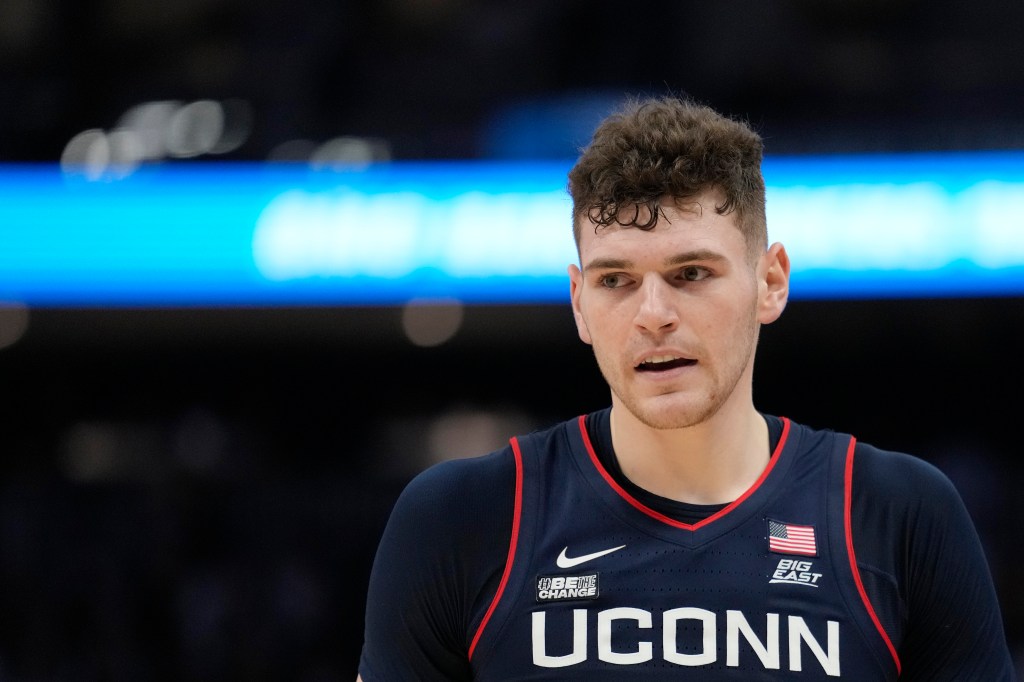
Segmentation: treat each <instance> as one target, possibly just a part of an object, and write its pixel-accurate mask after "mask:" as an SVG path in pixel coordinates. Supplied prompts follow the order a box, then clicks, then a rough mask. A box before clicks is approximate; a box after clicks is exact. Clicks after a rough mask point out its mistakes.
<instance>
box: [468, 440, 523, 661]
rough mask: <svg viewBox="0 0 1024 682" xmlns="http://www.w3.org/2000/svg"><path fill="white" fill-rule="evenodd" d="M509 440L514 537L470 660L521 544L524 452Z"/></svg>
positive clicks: (472, 648)
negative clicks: (513, 485)
mask: <svg viewBox="0 0 1024 682" xmlns="http://www.w3.org/2000/svg"><path fill="white" fill-rule="evenodd" d="M509 442H510V443H511V444H512V453H513V454H514V455H515V459H516V501H515V506H514V507H513V511H512V539H511V540H510V541H509V543H508V558H506V559H505V572H504V573H502V575H501V582H500V583H499V584H498V591H497V592H495V593H494V599H492V600H491V605H490V606H488V607H487V613H485V614H484V617H483V620H481V621H480V626H479V627H478V628H477V629H476V634H475V635H473V642H472V644H470V645H469V655H468V657H467V658H469V660H473V651H474V650H475V649H476V645H477V642H479V641H480V636H481V635H482V634H483V633H484V628H485V627H487V621H489V620H490V619H491V614H493V613H494V609H496V608H497V607H498V602H499V601H501V595H502V594H503V593H504V592H505V586H506V585H508V577H509V575H511V573H512V562H513V561H514V560H515V557H516V545H518V544H519V520H520V518H521V517H522V513H523V453H522V452H520V450H519V441H518V440H517V439H516V438H512V439H511V440H510V441H509Z"/></svg>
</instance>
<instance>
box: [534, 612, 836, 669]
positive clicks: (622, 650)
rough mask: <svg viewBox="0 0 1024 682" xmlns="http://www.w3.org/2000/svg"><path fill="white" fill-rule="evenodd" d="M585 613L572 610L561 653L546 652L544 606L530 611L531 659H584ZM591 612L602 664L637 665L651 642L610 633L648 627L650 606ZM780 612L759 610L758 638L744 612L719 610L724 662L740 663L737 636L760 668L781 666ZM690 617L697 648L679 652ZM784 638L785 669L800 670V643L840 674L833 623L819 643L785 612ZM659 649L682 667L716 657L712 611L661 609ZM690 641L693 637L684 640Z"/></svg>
mask: <svg viewBox="0 0 1024 682" xmlns="http://www.w3.org/2000/svg"><path fill="white" fill-rule="evenodd" d="M591 615H592V614H591V613H590V612H589V611H588V610H587V609H573V611H572V650H571V651H570V652H569V653H564V654H549V653H548V651H547V637H546V632H547V630H546V619H547V611H535V612H534V613H533V614H532V616H531V617H532V638H533V663H534V665H537V666H540V667H542V668H565V667H568V666H572V665H578V664H580V663H583V662H584V661H586V660H587V658H588V641H587V640H588V621H589V619H590V618H591ZM596 617H597V643H596V649H597V657H598V659H599V660H601V661H604V662H605V663H611V664H613V665H637V664H640V663H646V662H647V661H650V660H652V659H653V658H654V656H655V651H654V644H653V641H649V640H648V639H644V638H642V637H640V636H638V637H637V638H636V641H635V646H634V647H633V648H632V649H631V648H630V647H629V646H628V643H624V642H623V641H622V639H627V640H628V636H624V632H623V630H622V628H620V632H619V633H618V634H619V638H620V639H619V641H618V642H617V643H616V644H617V645H616V646H614V647H613V642H612V634H613V631H614V630H615V623H616V621H633V622H635V623H636V627H637V629H638V630H650V629H651V628H653V626H654V616H653V615H652V614H651V612H650V611H647V610H645V609H639V608H631V607H617V608H612V609H605V610H603V611H598V612H596ZM780 618H781V617H780V615H779V614H777V613H767V614H765V627H764V631H763V639H762V638H761V636H760V635H759V634H758V633H757V632H755V631H754V628H753V627H752V626H751V625H750V622H749V621H748V619H747V616H746V615H745V614H743V612H741V611H735V610H729V611H726V613H725V621H726V622H725V662H726V665H727V666H729V667H733V668H735V667H738V666H739V665H740V649H741V647H743V644H742V642H741V639H740V636H741V635H742V638H743V641H745V642H746V644H747V645H749V647H750V649H751V650H752V651H753V652H754V654H755V655H756V656H757V658H758V660H759V661H760V662H761V665H762V666H764V668H765V669H766V670H779V669H781V668H782V661H781V646H780V640H781V635H780ZM686 621H691V623H692V624H691V625H689V629H694V630H696V629H697V628H699V630H700V632H699V640H696V638H695V637H691V638H690V639H691V640H696V641H697V642H698V643H699V647H700V649H699V651H698V652H697V653H682V652H680V651H679V645H680V642H679V633H680V632H681V631H682V629H683V628H684V627H685V626H683V625H682V624H683V623H685V622H686ZM786 625H787V629H788V635H787V638H788V639H787V642H788V652H789V661H788V663H789V670H791V671H794V672H800V671H802V670H803V648H804V647H803V645H804V644H806V645H807V648H808V649H809V650H810V651H811V653H812V654H814V658H815V659H816V660H817V662H818V663H819V664H820V665H821V667H822V670H824V671H825V673H826V674H828V675H829V676H831V677H839V675H840V665H839V663H840V655H839V622H838V621H834V620H829V621H826V623H825V627H826V629H827V645H826V647H822V645H821V643H820V642H819V641H818V640H817V638H815V636H814V634H813V633H812V632H811V629H810V627H808V625H807V623H806V622H805V621H804V619H803V618H802V617H800V616H787V617H786ZM661 627H662V651H661V656H662V658H663V660H665V661H667V662H669V663H675V664H677V665H683V666H687V667H694V666H702V665H710V664H712V663H714V662H715V661H717V660H718V638H717V616H716V614H715V613H714V612H712V611H708V610H705V609H700V608H696V607H682V608H676V609H670V610H668V611H665V612H664V613H663V614H662V618H661ZM690 644H691V645H692V644H693V641H691V642H690ZM694 648H695V647H694Z"/></svg>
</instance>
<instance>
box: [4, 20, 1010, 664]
mask: <svg viewBox="0 0 1024 682" xmlns="http://www.w3.org/2000/svg"><path fill="white" fill-rule="evenodd" d="M1021 35H1024V3H1022V2H1020V0H979V1H978V2H975V3H963V2H952V1H950V0H938V1H935V0H932V1H930V2H925V1H924V0H890V1H888V2H883V1H881V0H825V1H822V0H816V1H813V2H812V1H810V0H787V1H779V0H768V1H764V2H717V3H706V2H704V3H698V2H680V1H673V2H670V1H668V0H634V1H633V2H629V3H616V2H582V1H579V0H518V1H516V2H511V1H509V0H481V1H477V2H472V1H470V0H379V1H370V0H308V1H307V2H303V3H297V2H285V1H283V0H255V1H243V0H169V1H166V2H161V3H157V2H155V1H154V0H83V1H81V2H60V1H58V0H2V1H0V104H2V106H0V165H3V166H4V167H9V168H13V169H18V168H22V167H25V168H28V167H32V166H36V165H39V164H45V165H58V166H60V167H62V168H64V169H65V171H66V172H68V173H77V174H79V175H81V174H84V175H85V176H86V178H87V179H91V180H94V181H98V182H102V181H110V174H111V173H112V172H117V173H125V174H127V173H131V172H133V170H135V169H137V168H142V167H145V166H152V165H156V164H167V165H174V164H181V163H185V162H188V163H200V164H210V165H213V164H219V163H225V162H244V163H248V162H260V163H262V162H267V163H270V162H279V161H287V162H297V163H309V164H310V165H311V166H316V167H321V168H322V167H328V168H330V167H335V166H337V167H351V166H353V165H360V164H371V163H375V162H382V163H387V162H411V161H438V160H446V161H510V162H511V161H522V160H543V159H554V160H560V159H565V158H568V157H571V156H572V155H573V154H574V153H575V150H576V148H577V146H578V145H579V144H582V143H583V142H585V141H586V137H587V135H588V134H589V132H590V129H591V128H592V126H593V124H594V123H595V122H596V120H597V119H598V118H599V117H600V116H602V115H603V114H604V113H605V112H606V111H607V110H608V108H609V107H610V106H612V105H613V104H614V103H615V102H617V101H618V100H619V99H620V98H621V97H622V96H623V95H624V94H626V93H640V92H647V93H660V92H667V91H672V92H678V93H687V94H690V95H693V96H695V97H697V98H699V99H701V100H703V101H706V102H707V103H709V104H712V105H713V106H715V107H716V108H719V109H721V110H723V111H726V112H729V113H732V114H735V115H739V116H743V117H745V118H748V119H749V120H750V121H752V122H753V123H754V125H755V126H756V127H757V128H758V129H759V130H760V131H761V132H762V134H763V135H764V136H765V139H766V143H767V152H768V154H769V155H795V156H800V155H832V154H854V153H917V152H971V151H986V152H987V151H1021V150H1024V40H1021ZM1017 206H1018V207H1019V206H1020V204H1019V203H1018V204H1017ZM44 208H46V207H42V206H41V207H40V210H43V209H44ZM998 208H999V207H996V209H998ZM1005 221H1006V223H1007V225H1008V226H1010V227H1011V228H1012V227H1013V226H1014V225H1016V226H1019V227H1020V228H1021V229H1022V230H1024V217H1022V216H1021V215H1020V214H1019V213H1017V212H1014V211H1012V210H1008V211H1007V212H1006V215H1005ZM2 227H3V226H2V225H0V233H2ZM769 227H770V229H771V226H769ZM566 229H567V230H568V223H567V226H566ZM822 229H823V230H826V229H827V226H822ZM3 248H4V245H3V244H2V243H0V250H2V249H3ZM111 248H112V249H116V244H112V245H111ZM2 293H3V292H0V294H2ZM5 295H6V294H5ZM1022 303H1024V295H1022V294H1015V293H1010V294H1004V295H991V294H985V295H973V296H971V295H963V296H955V297H950V296H940V295H934V296H930V295H927V293H925V294H923V295H922V294H918V295H915V296H911V297H893V296H887V295H885V293H884V292H880V293H877V294H875V295H873V296H869V297H865V296H860V297H851V298H847V299H844V298H828V299H820V300H818V299H803V300H795V301H793V302H792V303H791V305H790V307H789V309H788V310H787V312H786V314H785V315H784V316H783V318H782V320H781V321H779V322H778V323H776V324H775V325H772V326H770V327H768V328H766V329H765V332H764V334H763V339H762V355H761V356H760V359H759V363H758V367H757V372H758V375H759V376H758V379H757V384H756V386H755V388H756V390H757V392H758V396H757V397H758V401H759V403H760V406H761V408H762V409H764V410H766V411H769V412H775V413H779V414H784V415H787V416H790V417H793V418H797V419H799V420H801V421H804V422H806V423H808V424H812V425H816V426H828V427H831V428H835V429H837V430H842V431H848V432H852V433H854V434H856V435H857V436H859V437H860V438H862V439H864V440H868V441H872V442H874V443H876V444H878V445H881V446H885V447H889V448H892V449H901V450H906V451H909V452H913V453H916V454H918V455H920V456H922V457H924V458H926V459H929V460H931V461H933V462H935V463H936V464H937V465H939V466H940V467H941V468H942V469H943V470H944V471H946V472H947V473H948V474H949V475H950V477H951V478H952V479H953V481H954V483H956V485H957V487H958V488H959V490H960V492H961V493H962V495H963V497H964V499H965V501H966V503H967V505H968V507H969V509H970V510H971V513H972V515H973V517H974V519H975V521H976V523H977V526H978V529H979V532H980V533H981V535H982V539H983V541H984V543H985V547H986V551H987V553H988V556H989V559H990V562H991V565H992V569H993V573H994V576H995V579H996V584H997V589H998V590H999V593H1000V597H1001V602H1002V604H1003V609H1004V611H1003V616H1004V620H1005V622H1006V626H1007V633H1008V636H1009V638H1010V644H1011V647H1012V649H1013V651H1014V654H1015V656H1016V657H1017V659H1018V660H1019V661H1021V662H1022V667H1024V588H1022V586H1021V584H1020V575H1021V568H1020V566H1021V562H1022V559H1024V557H1022V553H1024V550H1022V547H1024V543H1022V542H1021V540H1022V535H1021V531H1020V524H1019V522H1018V519H1019V518H1021V517H1022V515H1024V500H1022V497H1021V495H1020V494H1019V488H1020V487H1021V484H1022V483H1024V464H1022V462H1021V458H1020V457H1019V449H1020V445H1019V441H1020V436H1019V425H1020V413H1021V409H1022V407H1024V401H1022V399H1021V385H1022V381H1024V370H1022V367H1021V363H1020V360H1019V357H1018V356H1019V353H1020V349H1021V348H1022V347H1024V305H1022ZM0 386H2V391H0V426H2V431H0V452H2V453H3V457H2V460H0V467H2V476H0V613H2V617H0V679H3V680H44V679H45V680H55V681H56V680H59V681H64V680H67V681H72V680H74V681H77V680H181V679H187V680H229V679H238V680H283V679H287V680H302V681H316V682H319V681H321V680H336V679H337V680H351V679H354V678H355V671H356V663H357V659H358V654H359V647H360V645H361V638H362V616H363V613H362V612H363V604H364V598H365V584H366V580H367V576H368V572H369V567H370V563H371V561H372V558H373V551H374V548H375V545H376V541H377V537H378V535H379V533H380V531H381V529H382V527H383V524H384V523H385V521H386V518H387V514H388V512H389V510H390V506H391V504H392V502H393V501H394V499H395V496H396V495H397V493H398V491H399V490H400V489H401V487H402V485H404V483H405V482H406V481H407V480H408V478H409V477H410V476H411V475H413V474H414V473H415V472H416V471H418V470H420V469H422V468H423V467H424V466H427V465H428V464H429V463H431V462H433V461H436V460H437V459H439V458H442V457H456V456H465V455H470V454H476V453H479V452H483V451H486V450H489V449H492V448H494V447H497V446H498V445H500V444H502V443H503V442H504V440H505V439H506V438H507V436H508V435H510V434H512V433H516V432H521V431H524V430H528V429H532V428H534V427H536V426H540V425H544V424H547V423H550V422H552V421H554V420H556V419H563V418H568V417H570V416H573V415H575V414H578V413H581V412H583V411H586V410H589V409H594V408H597V407H600V406H602V405H604V404H605V403H606V402H607V395H606V389H605V387H604V384H603V382H602V381H601V380H600V377H599V375H598V373H597V370H596V367H595V366H594V363H593V360H592V357H591V355H590V351H589V349H588V348H587V347H585V346H583V345H582V344H581V343H580V342H579V341H578V339H577V338H576V335H575V330H574V328H573V325H572V320H571V316H570V314H569V312H568V309H567V305H560V304H557V303H554V304H551V303H547V304H545V303H537V302H533V301H522V302H517V301H515V300H510V301H508V302H506V303H503V304H491V305H463V304H461V303H459V302H458V301H452V302H449V303H448V304H446V305H433V306H419V305H415V304H414V303H410V304H408V305H309V306H302V305H287V306H272V305H245V306H243V305H238V306H227V307H223V306H220V307H217V306H193V307H181V306H159V305H148V306H146V305H143V306H104V305H78V306H71V305H53V306H32V305H26V304H25V303H24V302H21V301H18V300H16V299H12V300H8V301H5V305H4V306H2V307H0Z"/></svg>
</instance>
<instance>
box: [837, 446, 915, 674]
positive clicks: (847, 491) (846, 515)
mask: <svg viewBox="0 0 1024 682" xmlns="http://www.w3.org/2000/svg"><path fill="white" fill-rule="evenodd" d="M856 445H857V439H856V438H854V437H852V436H851V437H850V444H849V446H847V450H846V467H845V470H844V473H843V497H844V501H843V529H844V532H845V534H846V553H847V556H848V557H849V559H850V571H851V573H853V581H854V583H855V584H856V585H857V593H858V594H859V595H860V599H861V601H862V602H863V603H864V608H866V609H867V612H868V615H869V616H870V617H871V622H872V623H874V625H875V629H876V630H878V634H879V635H880V636H881V637H882V641H884V642H885V646H886V647H887V648H888V649H889V653H890V654H891V655H892V660H893V663H895V664H896V676H897V677H899V675H900V673H901V672H902V666H901V665H900V657H899V654H898V653H897V652H896V647H894V646H893V644H892V640H891V639H889V634H888V633H887V632H886V631H885V628H884V627H882V623H881V621H880V620H879V619H878V614H876V613H875V607H874V606H872V605H871V600H870V599H869V598H868V593H867V591H866V590H865V589H864V582H863V581H862V580H861V577H860V568H858V566H857V555H856V554H855V553H854V550H853V524H852V521H851V518H852V508H853V453H854V451H855V450H856Z"/></svg>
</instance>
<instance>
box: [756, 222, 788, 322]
mask: <svg viewBox="0 0 1024 682" xmlns="http://www.w3.org/2000/svg"><path fill="white" fill-rule="evenodd" d="M757 276H758V293H759V299H760V300H759V302H758V311H757V319H758V321H759V322H761V324H769V323H771V322H774V321H775V320H777V319H779V316H780V315H782V311H783V310H785V308H786V302H787V301H789V254H787V253H786V247H784V246H783V245H782V244H780V243H779V242H775V243H774V244H772V245H771V246H770V247H769V248H768V250H767V251H765V252H764V254H763V255H762V256H761V258H760V260H759V262H758V266H757Z"/></svg>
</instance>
